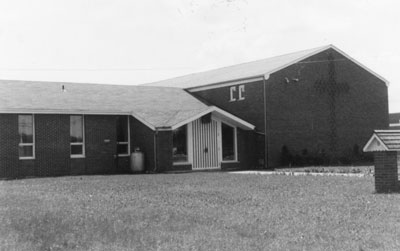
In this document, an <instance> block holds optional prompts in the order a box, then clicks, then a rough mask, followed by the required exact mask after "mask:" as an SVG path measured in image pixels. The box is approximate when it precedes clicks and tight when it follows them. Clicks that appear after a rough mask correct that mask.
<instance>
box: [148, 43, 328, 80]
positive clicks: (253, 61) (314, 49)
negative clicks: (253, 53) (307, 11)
mask: <svg viewBox="0 0 400 251" xmlns="http://www.w3.org/2000/svg"><path fill="white" fill-rule="evenodd" d="M331 47H333V45H332V44H329V45H324V46H319V47H315V48H310V49H304V50H299V51H293V52H289V53H285V54H279V55H275V56H272V57H266V58H262V59H256V60H251V61H247V62H242V63H239V64H231V65H228V66H222V67H218V68H213V69H208V70H203V71H198V72H193V73H189V74H185V75H181V76H177V77H171V78H167V79H162V80H158V81H153V82H148V83H144V84H141V85H151V84H153V83H158V82H163V81H168V80H173V79H177V78H183V77H188V76H195V75H198V74H204V73H207V72H212V71H218V70H222V69H227V68H231V67H239V66H243V65H246V64H251V63H257V62H262V61H266V60H271V59H275V58H279V57H285V56H288V55H291V54H297V53H303V52H306V51H310V52H311V51H317V50H320V49H322V48H327V49H328V48H331Z"/></svg>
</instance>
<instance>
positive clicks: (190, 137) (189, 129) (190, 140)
mask: <svg viewBox="0 0 400 251" xmlns="http://www.w3.org/2000/svg"><path fill="white" fill-rule="evenodd" d="M182 126H184V125H182ZM186 149H187V161H183V162H173V163H172V164H173V165H174V166H179V165H190V164H192V163H193V133H192V122H190V123H188V124H186Z"/></svg>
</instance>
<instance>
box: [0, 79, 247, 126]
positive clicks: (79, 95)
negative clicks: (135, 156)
mask: <svg viewBox="0 0 400 251" xmlns="http://www.w3.org/2000/svg"><path fill="white" fill-rule="evenodd" d="M0 113H55V114H119V115H132V116H134V117H136V118H137V119H138V120H140V121H141V122H142V123H144V124H145V125H147V126H148V127H150V128H151V129H153V130H154V129H156V128H170V129H175V128H177V126H179V125H183V124H184V123H188V122H190V121H192V120H194V119H197V118H199V117H200V116H202V115H204V114H207V113H213V114H216V115H219V116H222V117H224V118H225V119H226V120H227V121H232V123H234V124H235V125H237V126H239V127H241V128H242V129H245V130H249V129H250V130H252V129H254V126H253V125H251V124H249V123H247V122H246V121H244V120H242V119H240V118H238V117H236V116H234V115H232V114H229V113H227V112H225V111H222V110H220V109H219V108H217V107H214V106H208V105H206V104H204V103H202V102H201V101H199V100H198V99H196V98H195V97H193V96H192V95H191V94H189V93H187V92H186V91H184V90H182V89H179V88H171V87H153V86H129V85H103V84H82V83H65V82H39V81H19V80H0Z"/></svg>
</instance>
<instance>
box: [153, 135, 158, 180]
mask: <svg viewBox="0 0 400 251" xmlns="http://www.w3.org/2000/svg"><path fill="white" fill-rule="evenodd" d="M157 134H158V129H157V128H156V129H155V132H154V168H153V172H154V173H155V172H157Z"/></svg>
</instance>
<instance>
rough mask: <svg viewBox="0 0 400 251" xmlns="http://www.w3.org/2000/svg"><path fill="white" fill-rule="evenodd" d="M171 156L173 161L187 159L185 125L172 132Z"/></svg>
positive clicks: (184, 160)
mask: <svg viewBox="0 0 400 251" xmlns="http://www.w3.org/2000/svg"><path fill="white" fill-rule="evenodd" d="M172 140H173V148H172V158H173V161H174V162H186V161H188V155H187V126H186V125H184V126H181V127H179V128H178V129H176V130H174V132H173V139H172Z"/></svg>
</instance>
